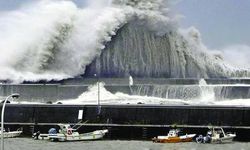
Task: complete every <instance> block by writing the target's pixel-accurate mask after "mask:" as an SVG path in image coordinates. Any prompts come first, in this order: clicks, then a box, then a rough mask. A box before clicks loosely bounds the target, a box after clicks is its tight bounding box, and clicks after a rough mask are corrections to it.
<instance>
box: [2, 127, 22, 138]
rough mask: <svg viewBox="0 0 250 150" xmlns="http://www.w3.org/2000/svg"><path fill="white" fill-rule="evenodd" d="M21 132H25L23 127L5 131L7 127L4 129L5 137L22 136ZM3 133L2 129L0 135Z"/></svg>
mask: <svg viewBox="0 0 250 150" xmlns="http://www.w3.org/2000/svg"><path fill="white" fill-rule="evenodd" d="M0 130H1V129H0ZM21 133H23V131H22V130H21V129H17V130H16V131H5V129H4V130H3V137H4V138H13V137H17V136H20V135H21ZM1 135H2V133H1V131H0V137H1Z"/></svg>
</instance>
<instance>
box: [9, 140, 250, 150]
mask: <svg viewBox="0 0 250 150" xmlns="http://www.w3.org/2000/svg"><path fill="white" fill-rule="evenodd" d="M4 142H5V143H4V145H5V150H50V149H53V150H90V149H93V150H118V149H119V150H224V149H226V150H235V149H237V150H248V149H249V148H250V143H249V142H247V143H244V142H232V143H226V144H197V143H195V142H189V143H164V144H161V143H153V142H151V141H125V140H124V141H123V140H122V141H120V140H101V141H79V142H50V141H42V140H33V139H31V138H10V139H5V141H4Z"/></svg>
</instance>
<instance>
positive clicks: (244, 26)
mask: <svg viewBox="0 0 250 150" xmlns="http://www.w3.org/2000/svg"><path fill="white" fill-rule="evenodd" d="M175 7H176V10H177V11H178V12H179V13H180V14H182V15H184V18H183V19H182V20H181V22H180V25H181V26H182V27H189V26H194V27H196V28H197V29H198V30H199V31H200V32H201V35H202V39H203V42H204V43H205V45H206V46H207V47H209V48H224V47H227V46H229V45H248V46H250V28H249V27H250V1H249V0H181V1H180V2H179V3H178V4H177V5H176V6H175Z"/></svg>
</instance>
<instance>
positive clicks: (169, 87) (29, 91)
mask: <svg viewBox="0 0 250 150" xmlns="http://www.w3.org/2000/svg"><path fill="white" fill-rule="evenodd" d="M99 81H101V82H104V83H105V86H104V87H105V89H106V90H107V91H109V92H111V93H113V94H114V93H116V92H122V93H125V94H128V95H141V96H153V97H162V98H169V99H185V100H192V99H200V97H202V94H210V95H213V97H214V100H224V99H226V100H228V99H248V98H250V84H249V83H250V80H249V79H205V80H204V81H206V84H205V85H204V84H199V80H198V79H165V78H159V79H151V78H150V79H147V78H145V79H142V78H136V79H134V84H133V85H132V86H129V81H128V79H127V78H101V79H99ZM96 82H97V79H94V78H93V79H91V78H89V79H69V80H65V81H61V82H60V83H59V82H58V83H53V84H47V83H46V84H41V83H40V84H0V97H6V96H8V95H10V94H12V93H20V94H21V96H20V100H21V101H28V102H41V103H46V102H48V101H50V102H56V101H59V100H60V101H61V100H62V101H63V100H68V99H76V98H78V97H79V96H80V95H81V94H82V93H83V92H86V91H87V90H88V87H89V86H91V85H93V84H95V83H96ZM215 82H218V83H219V84H216V85H215V84H214V83H215ZM101 97H102V93H101Z"/></svg>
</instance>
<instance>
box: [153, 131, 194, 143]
mask: <svg viewBox="0 0 250 150" xmlns="http://www.w3.org/2000/svg"><path fill="white" fill-rule="evenodd" d="M195 135H196V134H183V133H182V132H181V131H180V130H179V129H171V130H169V133H168V135H167V136H157V137H154V138H153V139H152V141H153V142H156V143H178V142H191V141H192V140H193V137H194V136H195Z"/></svg>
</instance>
